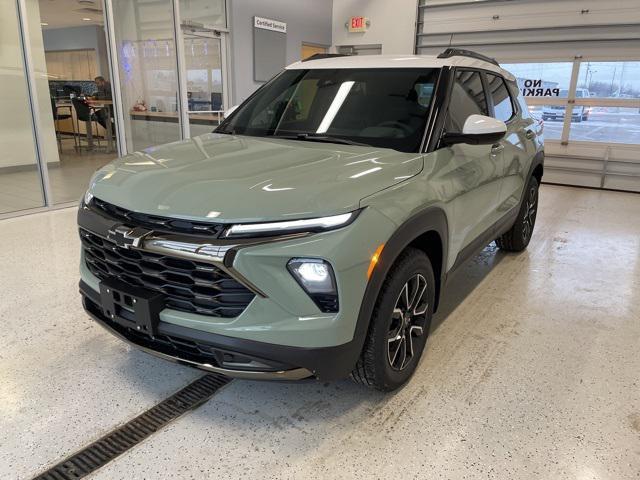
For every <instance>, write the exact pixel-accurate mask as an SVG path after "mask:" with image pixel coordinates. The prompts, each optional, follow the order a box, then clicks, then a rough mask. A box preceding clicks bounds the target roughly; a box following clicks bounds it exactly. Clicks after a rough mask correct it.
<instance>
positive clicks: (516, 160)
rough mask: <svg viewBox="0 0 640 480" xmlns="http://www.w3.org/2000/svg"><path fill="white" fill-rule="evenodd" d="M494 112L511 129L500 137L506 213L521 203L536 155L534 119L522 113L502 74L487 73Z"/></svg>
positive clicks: (501, 201) (501, 209)
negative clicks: (532, 160) (519, 112)
mask: <svg viewBox="0 0 640 480" xmlns="http://www.w3.org/2000/svg"><path fill="white" fill-rule="evenodd" d="M486 85H487V91H488V93H489V95H488V100H489V110H490V111H491V115H492V116H493V117H494V118H496V119H498V120H502V121H503V122H505V124H506V125H507V133H506V134H505V136H504V138H503V139H502V140H500V142H498V143H499V145H501V148H502V149H503V150H502V155H503V160H504V180H503V181H502V186H501V189H500V198H499V200H498V210H497V212H498V214H499V216H500V217H502V216H504V215H505V214H506V213H507V212H508V211H509V210H511V209H512V208H515V207H517V206H518V205H519V202H520V197H521V195H522V191H523V189H524V187H525V183H526V182H527V181H528V179H527V178H526V176H527V174H528V172H529V165H530V164H531V158H532V157H533V155H535V152H536V148H535V144H534V140H533V139H534V137H535V134H534V131H533V128H534V125H533V123H534V121H533V119H531V118H530V117H529V116H528V115H526V116H523V115H518V110H517V106H516V101H515V98H514V97H513V94H512V93H511V92H510V91H509V88H508V85H507V83H506V81H505V80H504V78H502V77H501V76H500V75H497V74H492V73H486Z"/></svg>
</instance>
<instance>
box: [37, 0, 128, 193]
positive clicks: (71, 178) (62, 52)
mask: <svg viewBox="0 0 640 480" xmlns="http://www.w3.org/2000/svg"><path fill="white" fill-rule="evenodd" d="M25 4H26V7H27V12H28V15H27V20H28V21H27V27H28V28H27V29H26V30H25V35H26V36H28V40H29V44H30V47H31V48H30V53H31V60H32V65H33V70H34V76H35V82H34V85H33V88H34V91H35V93H36V96H37V99H38V102H37V103H38V111H39V112H38V113H39V114H38V121H39V125H40V140H41V144H42V148H41V158H42V159H43V161H46V166H47V177H48V186H49V202H50V203H51V204H64V203H69V202H77V200H78V199H79V198H80V197H81V196H82V194H83V193H84V191H85V190H86V187H87V184H88V183H89V179H90V178H91V176H92V175H93V173H94V172H95V171H96V170H97V169H99V168H101V167H102V166H103V165H105V164H106V163H108V162H110V161H112V160H113V159H115V158H116V157H117V147H116V138H115V128H114V125H113V113H112V112H113V108H112V103H113V101H112V94H111V84H110V82H109V69H108V58H107V50H106V42H105V34H104V29H103V26H102V14H101V13H102V12H99V13H98V14H91V15H92V17H87V15H89V14H87V13H79V12H75V11H73V10H72V11H68V12H65V14H64V16H62V17H61V16H60V13H59V11H58V10H59V8H60V7H59V6H56V5H55V4H52V2H50V1H49V0H25Z"/></svg>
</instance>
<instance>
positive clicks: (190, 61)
mask: <svg viewBox="0 0 640 480" xmlns="http://www.w3.org/2000/svg"><path fill="white" fill-rule="evenodd" d="M182 35H183V42H184V56H185V74H186V89H187V112H188V120H189V133H190V136H191V137H194V136H196V135H202V134H204V133H210V132H211V131H212V130H213V129H214V128H215V127H216V126H217V125H219V124H220V122H221V121H222V116H223V112H224V108H225V105H224V100H223V91H224V90H223V74H222V72H223V68H222V63H223V55H222V52H223V51H224V49H223V48H222V41H223V39H222V38H221V34H220V32H217V31H215V30H211V29H206V28H203V27H192V26H185V25H183V26H182Z"/></svg>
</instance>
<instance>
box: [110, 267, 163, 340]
mask: <svg viewBox="0 0 640 480" xmlns="http://www.w3.org/2000/svg"><path fill="white" fill-rule="evenodd" d="M100 300H101V301H102V310H103V312H104V314H105V315H106V316H107V318H109V319H111V320H112V321H114V322H116V323H118V324H120V325H122V326H125V327H129V328H133V329H135V330H138V331H139V332H141V333H145V334H147V335H150V336H154V335H156V334H157V333H158V323H160V311H161V310H162V309H163V308H164V296H163V295H162V294H160V293H157V292H153V291H151V290H147V289H145V288H140V287H132V286H130V285H128V284H126V283H123V282H121V281H120V280H116V279H105V280H103V281H101V282H100Z"/></svg>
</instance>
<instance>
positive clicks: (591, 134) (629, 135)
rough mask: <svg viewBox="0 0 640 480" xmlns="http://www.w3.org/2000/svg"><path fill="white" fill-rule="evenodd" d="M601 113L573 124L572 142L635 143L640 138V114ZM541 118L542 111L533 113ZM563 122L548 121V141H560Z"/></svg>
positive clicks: (545, 127)
mask: <svg viewBox="0 0 640 480" xmlns="http://www.w3.org/2000/svg"><path fill="white" fill-rule="evenodd" d="M625 110H628V112H624V113H614V112H601V111H600V112H599V111H595V110H594V111H592V112H591V114H590V115H589V119H588V120H586V121H582V122H579V123H578V122H572V123H571V130H570V133H569V139H570V140H575V141H577V140H581V141H587V142H605V141H606V142H615V143H635V142H637V141H638V138H640V113H639V112H631V111H630V110H631V109H625ZM533 113H534V114H535V115H536V116H541V110H538V111H533ZM562 125H563V122H562V121H561V120H546V121H545V122H544V133H545V138H546V139H547V140H560V138H561V135H562Z"/></svg>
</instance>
